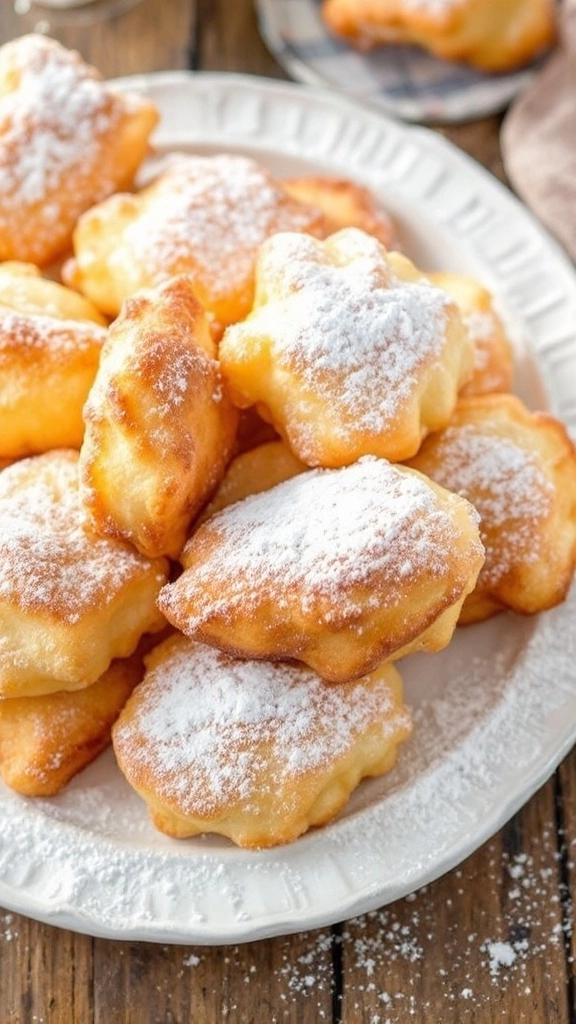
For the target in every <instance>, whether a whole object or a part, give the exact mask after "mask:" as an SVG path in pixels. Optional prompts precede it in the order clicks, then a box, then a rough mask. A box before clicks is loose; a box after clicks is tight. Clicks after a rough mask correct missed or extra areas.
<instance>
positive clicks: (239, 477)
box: [198, 440, 308, 523]
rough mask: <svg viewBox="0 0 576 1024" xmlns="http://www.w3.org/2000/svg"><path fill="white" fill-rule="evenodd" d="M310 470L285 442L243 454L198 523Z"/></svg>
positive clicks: (235, 459) (237, 457)
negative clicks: (252, 495)
mask: <svg viewBox="0 0 576 1024" xmlns="http://www.w3.org/2000/svg"><path fill="white" fill-rule="evenodd" d="M307 468H308V467H307V466H305V465H304V463H303V462H300V460H299V459H297V458H296V456H295V455H293V454H292V452H291V451H290V449H289V448H288V445H286V444H284V441H279V440H276V441H267V442H266V443H265V444H259V445H258V446H257V447H256V448H251V449H250V450H249V451H246V452H241V453H240V455H237V456H236V458H234V459H232V462H231V463H230V465H229V466H228V469H227V470H226V473H225V476H224V479H223V480H222V483H221V484H220V486H219V487H218V489H217V491H216V493H215V495H214V497H213V498H212V500H211V501H209V502H208V504H207V506H206V508H205V509H204V510H203V512H202V515H201V516H199V517H198V523H201V522H203V521H204V520H205V519H209V518H210V516H213V515H215V514H216V512H220V511H221V509H223V508H227V507H228V505H233V504H234V503H235V502H236V501H242V499H243V498H248V497H249V496H250V495H251V494H260V493H261V492H262V491H269V490H270V488H271V487H275V486H276V484H280V483H283V481H284V480H290V478H291V477H293V476H296V475H297V474H298V473H303V472H304V471H305V470H306V469H307Z"/></svg>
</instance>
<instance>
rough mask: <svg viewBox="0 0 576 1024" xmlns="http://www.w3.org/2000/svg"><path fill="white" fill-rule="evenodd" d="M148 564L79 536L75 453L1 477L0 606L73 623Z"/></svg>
mask: <svg viewBox="0 0 576 1024" xmlns="http://www.w3.org/2000/svg"><path fill="white" fill-rule="evenodd" d="M30 465H35V466H37V467H38V471H37V473H35V474H34V475H32V474H31V471H30V468H29V467H30ZM149 565H150V562H149V561H148V560H147V559H145V558H143V557H142V556H141V555H139V554H138V553H137V552H136V551H134V550H133V549H132V548H130V547H128V545H124V544H121V543H119V542H117V541H109V540H105V539H103V538H100V537H99V538H94V537H88V536H87V535H86V533H85V532H84V530H83V528H82V516H81V511H80V504H79V498H78V486H77V456H76V455H75V453H74V454H72V453H62V455H61V456H59V455H57V454H56V453H54V454H53V455H52V454H51V455H50V456H40V457H38V458H37V459H35V460H34V463H32V461H31V460H24V461H22V462H19V463H15V464H14V465H12V466H10V467H8V469H6V470H4V471H3V472H2V474H1V475H0V601H6V602H10V603H12V602H15V603H17V604H18V605H19V607H21V608H22V609H23V610H27V609H28V610H34V611H42V612H43V613H50V614H54V615H57V616H59V617H61V619H62V621H64V622H67V623H74V622H77V621H78V620H79V619H80V618H81V617H82V615H84V614H85V613H86V611H87V610H88V609H91V608H92V609H93V608H94V607H99V606H100V607H101V606H105V605H107V604H109V603H110V602H111V601H113V600H114V598H115V596H116V595H117V594H118V590H119V588H121V587H122V586H123V585H124V584H125V583H127V582H128V581H130V580H131V579H133V578H135V575H136V574H138V573H142V572H145V571H146V569H147V567H148V566H149Z"/></svg>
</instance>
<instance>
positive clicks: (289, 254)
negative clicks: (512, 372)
mask: <svg viewBox="0 0 576 1024" xmlns="http://www.w3.org/2000/svg"><path fill="white" fill-rule="evenodd" d="M256 282H257V283H256V296H255V301H254V307H253V310H252V313H251V314H250V316H249V317H247V319H246V320H245V321H244V322H243V323H239V324H234V325H232V326H231V327H229V328H228V329H227V330H226V332H225V334H224V337H223V339H222V342H221V345H220V350H219V355H220V362H221V366H222V372H223V374H224V376H225V377H226V378H227V379H228V381H229V382H230V385H231V389H232V398H233V400H234V401H235V402H236V403H237V404H238V405H239V406H241V407H242V406H249V405H256V408H257V411H258V412H259V413H261V414H262V415H263V417H264V418H265V419H268V420H270V421H271V422H272V424H273V425H274V427H275V428H276V430H278V432H279V433H280V434H281V435H282V436H283V437H284V438H285V439H286V440H287V442H288V444H289V446H290V448H291V449H292V451H293V452H294V453H295V455H296V456H297V457H298V458H299V459H300V460H301V461H302V462H305V463H307V464H308V465H311V466H342V465H347V464H348V463H350V462H354V461H355V460H356V459H358V458H360V457H361V456H362V455H377V456H381V457H382V458H387V459H390V460H392V461H397V460H401V459H405V458H409V457H410V455H413V454H414V453H415V452H416V451H417V450H418V447H419V445H420V442H421V440H422V438H423V437H425V436H426V434H427V433H428V432H429V431H430V430H438V429H439V428H440V427H442V426H444V425H445V424H446V423H447V422H448V420H449V418H450V414H451V412H452V410H453V408H454V405H455V403H456V399H457V394H458V391H459V389H460V388H461V387H462V385H463V383H464V382H465V380H466V379H467V378H468V376H469V374H470V373H471V370H472V358H473V348H472V343H471V342H470V340H469V338H468V334H467V332H466V331H465V329H464V327H463V324H462V321H461V318H460V314H459V312H458V308H457V306H456V303H455V302H454V301H453V300H452V299H451V298H450V297H449V296H448V294H447V293H446V292H445V291H443V290H442V289H440V288H437V287H435V286H434V285H431V284H430V283H429V281H428V280H427V279H426V278H425V277H424V276H423V275H422V274H421V273H420V272H419V271H418V270H416V268H415V267H414V265H413V264H412V263H411V262H410V261H409V260H408V259H406V258H405V257H404V256H400V255H399V254H398V253H386V250H385V249H384V247H383V246H382V245H381V244H380V243H379V242H378V241H377V239H375V238H372V237H371V236H370V235H367V234H366V233H365V232H364V231H360V230H358V229H356V228H347V229H344V230H342V231H339V232H337V233H336V234H335V235H332V236H331V237H330V238H328V239H327V240H326V241H325V242H322V241H317V240H316V239H315V238H312V237H310V236H308V235H298V234H293V233H288V234H278V235H275V236H274V237H273V238H270V239H269V240H268V241H267V242H265V243H264V245H262V247H261V249H260V255H259V258H258V263H257V269H256Z"/></svg>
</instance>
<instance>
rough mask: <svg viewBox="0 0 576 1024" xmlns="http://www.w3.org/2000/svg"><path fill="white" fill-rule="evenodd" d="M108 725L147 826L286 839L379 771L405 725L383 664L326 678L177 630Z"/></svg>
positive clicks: (317, 821) (264, 841)
mask: <svg viewBox="0 0 576 1024" xmlns="http://www.w3.org/2000/svg"><path fill="white" fill-rule="evenodd" d="M146 661H147V672H146V676H145V678H144V681H143V682H142V683H141V684H140V685H139V686H138V687H137V688H136V690H135V691H134V693H133V695H132V697H131V698H130V699H129V701H128V703H127V705H126V707H125V708H124V710H123V711H122V713H121V715H120V717H119V718H118V721H117V722H116V724H115V726H114V729H113V745H114V751H115V753H116V758H117V761H118V764H119V767H120V769H121V771H122V772H123V773H124V775H125V776H126V778H127V780H128V782H129V783H130V785H131V786H132V787H133V788H134V789H135V790H136V791H137V792H138V793H139V794H140V796H141V797H142V798H143V799H144V800H145V801H146V803H147V804H148V807H149V811H150V814H151V817H152V821H153V822H154V824H155V825H156V827H157V828H158V829H160V830H161V831H162V832H166V833H168V835H171V836H175V837H178V838H184V837H186V836H194V835H197V834H199V833H202V832H217V833H219V834H221V835H224V836H228V837H229V838H230V839H232V840H233V841H234V842H235V843H237V844H238V845H239V846H244V847H249V848H257V847H269V846H274V845H276V844H278V843H287V842H290V841H291V840H294V839H296V838H297V837H298V836H300V835H302V833H304V832H306V831H307V830H308V829H309V828H311V827H312V826H314V825H321V824H323V823H325V822H326V821H328V820H329V819H330V818H333V817H334V815H335V814H337V813H338V811H339V810H340V809H341V808H342V806H343V805H344V804H345V803H346V801H347V799H348V797H349V796H350V794H351V793H352V791H353V790H354V789H355V788H356V786H357V785H358V783H359V782H360V780H361V779H362V778H364V777H365V776H369V775H383V774H384V773H385V772H387V771H389V770H390V769H391V768H392V766H393V765H394V762H395V760H396V756H397V751H398V746H399V745H400V744H401V743H402V742H403V741H404V740H406V739H407V738H408V736H409V735H410V731H411V725H410V717H409V713H408V710H407V709H406V707H405V706H404V705H403V703H402V681H401V678H400V675H399V674H398V672H397V670H396V669H395V668H394V667H393V666H390V665H387V666H386V667H384V668H381V669H379V670H378V671H376V672H374V673H372V674H371V675H370V676H366V677H365V678H364V679H360V680H359V681H358V682H355V683H348V684H343V685H341V686H332V687H330V686H327V685H326V684H325V683H323V682H322V680H321V679H319V678H318V676H316V675H315V674H314V673H313V672H311V671H310V670H309V669H305V668H303V667H299V666H294V665H290V666H288V665H273V664H269V663H264V662H260V663H255V662H250V661H243V662H242V661H236V660H235V659H233V658H231V657H230V656H229V655H227V654H223V653H221V652H220V651H216V650H214V649H212V648H209V647H205V646H204V645H202V644H197V643H194V642H193V641H192V640H188V639H186V638H185V637H183V636H180V635H176V636H174V637H173V638H171V639H169V640H167V641H165V643H163V644H161V645H160V646H159V647H157V648H156V649H155V651H154V652H153V653H152V654H151V655H149V656H148V658H147V659H146Z"/></svg>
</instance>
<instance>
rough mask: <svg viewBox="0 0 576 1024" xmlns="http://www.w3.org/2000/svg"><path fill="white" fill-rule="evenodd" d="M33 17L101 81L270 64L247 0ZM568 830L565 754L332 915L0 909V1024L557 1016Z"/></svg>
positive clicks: (564, 1005) (486, 156) (570, 979)
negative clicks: (171, 938) (230, 934)
mask: <svg viewBox="0 0 576 1024" xmlns="http://www.w3.org/2000/svg"><path fill="white" fill-rule="evenodd" d="M44 20H47V21H48V22H50V18H49V17H48V16H46V18H45V19H44ZM37 24H38V12H37V10H36V11H35V12H34V13H32V14H31V15H29V16H26V17H24V18H21V17H18V16H17V15H16V14H15V13H14V10H13V5H12V3H9V2H8V0H3V2H2V4H0V41H5V40H7V39H9V38H11V37H13V36H14V35H16V34H20V33H23V32H27V31H31V30H33V29H34V28H35V27H36V26H37ZM50 31H51V32H52V33H53V34H55V35H56V36H57V37H58V38H60V39H61V40H62V41H63V42H64V43H65V44H66V45H68V46H73V47H76V48H78V49H79V50H80V52H81V53H82V54H83V56H84V57H85V58H86V59H89V60H90V61H92V62H93V63H94V64H96V66H98V67H99V68H100V70H101V71H102V72H103V74H104V75H105V76H107V77H115V76H118V75H125V74H133V73H140V72H150V71H156V70H161V69H164V68H186V67H191V68H198V69H206V70H218V71H225V70H228V71H235V72H241V73H255V74H260V75H266V76H271V77H279V78H282V77H286V75H285V73H284V71H283V70H282V69H281V68H280V67H279V65H278V64H277V63H276V61H275V60H274V58H273V57H272V56H271V55H270V54H269V53H268V51H267V49H266V47H265V46H264V44H263V43H262V41H261V39H260V36H259V33H258V26H257V19H256V15H255V12H254V7H253V5H252V3H251V0H197V2H196V3H195V2H193V0H141V3H140V4H139V5H138V6H137V7H135V8H134V9H133V10H131V11H130V12H128V13H126V14H124V15H122V16H119V17H117V18H114V19H112V20H111V21H109V22H107V21H104V22H98V23H96V24H94V25H93V26H90V27H73V26H69V25H59V26H58V27H56V26H55V24H50ZM499 127H500V119H499V118H497V117H492V118H486V119H484V120H482V121H479V122H476V123H472V124H468V125H460V126H455V127H450V128H442V129H441V132H442V134H443V135H444V136H445V137H447V138H448V139H450V140H452V141H453V142H455V143H456V144H457V145H458V146H459V147H461V148H462V149H464V150H465V151H466V152H468V153H469V154H470V155H471V156H472V157H473V158H475V159H476V160H479V161H480V162H481V163H483V164H484V165H485V166H486V167H487V168H488V169H489V170H490V171H491V172H492V173H493V174H495V175H496V177H498V178H499V179H500V180H505V176H504V172H503V168H502V161H501V156H500V150H499V145H498V132H499ZM575 844H576V753H575V754H572V755H571V756H570V757H569V758H568V759H567V760H566V761H565V763H564V764H563V765H562V766H561V768H560V770H559V771H558V773H557V774H556V776H555V778H554V779H552V780H551V781H550V782H549V783H548V784H547V785H546V786H544V787H543V789H542V790H541V791H540V792H539V793H538V794H537V795H536V796H535V797H534V798H533V799H532V800H531V801H530V803H529V804H528V805H527V807H526V808H524V810H523V811H521V812H520V813H519V814H518V815H516V817H515V818H513V819H512V821H511V822H510V823H509V824H508V825H507V826H506V827H505V828H504V829H502V830H501V831H500V832H499V833H498V835H497V836H495V837H494V839H493V840H492V841H491V842H489V843H487V844H485V845H484V846H483V847H482V848H481V849H480V850H479V851H477V853H475V854H474V855H473V856H472V857H470V858H469V859H468V860H467V861H466V862H465V864H463V865H462V866H461V867H460V868H459V869H457V870H454V871H452V872H450V873H449V874H448V875H446V876H445V877H444V878H441V879H439V880H438V881H436V882H435V883H433V884H431V885H430V886H427V887H426V888H425V889H424V890H422V891H420V892H418V893H416V894H415V895H414V896H413V897H410V898H408V899H406V900H401V901H399V902H397V903H395V904H393V905H391V906H389V907H386V908H383V909H382V910H380V911H375V912H374V913H372V914H366V915H364V916H363V917H361V918H358V919H356V920H353V921H349V922H346V923H344V924H343V925H341V926H335V927H333V928H329V927H327V928H325V929H321V930H317V931H311V932H306V933H302V934H299V935H293V936H285V937H279V938H275V939H270V940H266V941H262V942H254V943H248V944H246V945H240V946H230V947H226V946H224V947H216V948H210V947H208V948H203V947H192V946H182V945H173V946H167V945H157V944H153V943H139V942H124V943H122V942H117V941H112V940H106V939H99V938H96V939H93V938H90V937H88V936H84V935H75V934H72V933H70V932H67V931H64V930H60V929H55V928H52V927H50V926H49V925H44V924H40V923H37V922H34V921H31V920H28V919H27V918H25V917H23V916H21V915H18V914H13V913H10V912H9V911H6V912H0V1024H186V1022H190V1021H193V1022H194V1024H219V1022H221V1021H223V1022H234V1024H244V1022H245V1024H275V1022H294V1024H317V1022H323V1021H328V1022H330V1021H331V1022H333V1024H356V1022H367V1024H414V1022H417V1024H496V1022H499V1024H522V1022H527V1024H574V1020H575V1010H574V989H575V986H576V976H575V972H574V957H575V955H576V948H575V941H574V935H573V931H572V920H571V916H570V897H572V898H574V896H575V893H576V871H575V868H574V861H573V852H574V845H575Z"/></svg>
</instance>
